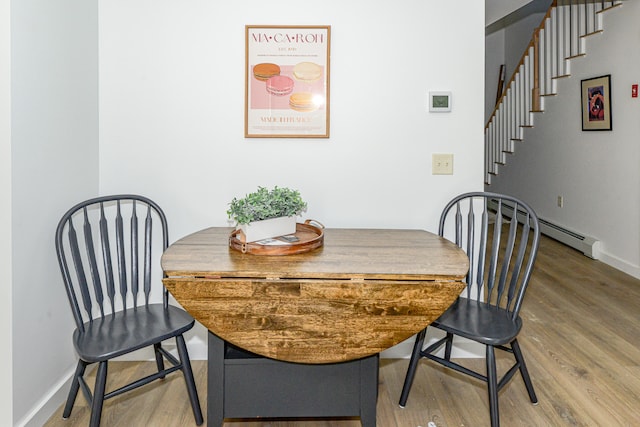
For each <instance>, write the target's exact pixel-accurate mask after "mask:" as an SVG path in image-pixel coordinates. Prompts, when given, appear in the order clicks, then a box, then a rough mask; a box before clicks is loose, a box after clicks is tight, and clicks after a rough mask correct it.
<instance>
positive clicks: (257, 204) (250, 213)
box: [227, 186, 307, 224]
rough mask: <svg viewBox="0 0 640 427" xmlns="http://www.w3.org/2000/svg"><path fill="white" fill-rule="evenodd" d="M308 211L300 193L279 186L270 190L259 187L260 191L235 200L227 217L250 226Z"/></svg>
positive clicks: (230, 204)
mask: <svg viewBox="0 0 640 427" xmlns="http://www.w3.org/2000/svg"><path fill="white" fill-rule="evenodd" d="M306 209H307V203H306V202H304V201H303V200H302V197H301V196H300V192H299V191H297V190H292V189H289V188H280V187H278V186H276V187H274V188H273V189H272V190H269V189H267V188H265V187H258V191H256V192H254V193H250V194H247V195H246V196H245V197H243V198H242V199H237V198H235V197H234V198H233V200H232V201H231V203H229V210H227V215H228V216H229V218H230V219H232V220H234V221H236V222H237V223H238V224H248V223H250V222H253V221H261V220H263V219H270V218H278V217H281V216H294V215H300V214H301V213H302V212H304V211H305V210H306Z"/></svg>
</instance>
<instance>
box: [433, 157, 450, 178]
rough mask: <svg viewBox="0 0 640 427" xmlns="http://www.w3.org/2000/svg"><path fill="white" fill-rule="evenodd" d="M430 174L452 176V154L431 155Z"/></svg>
mask: <svg viewBox="0 0 640 427" xmlns="http://www.w3.org/2000/svg"><path fill="white" fill-rule="evenodd" d="M431 174H432V175H453V154H435V153H434V154H432V155H431Z"/></svg>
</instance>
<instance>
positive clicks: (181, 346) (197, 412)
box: [176, 335, 204, 425]
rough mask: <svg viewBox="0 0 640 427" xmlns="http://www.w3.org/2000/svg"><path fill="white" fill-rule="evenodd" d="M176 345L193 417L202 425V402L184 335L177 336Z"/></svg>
mask: <svg viewBox="0 0 640 427" xmlns="http://www.w3.org/2000/svg"><path fill="white" fill-rule="evenodd" d="M176 345H177V346H178V355H179V356H180V361H181V362H182V373H183V374H184V381H185V383H186V385H187V393H188V394H189V400H190V401H191V409H192V410H193V417H194V418H195V420H196V424H197V425H201V424H202V423H203V421H204V419H203V418H202V409H201V408H200V400H198V390H197V389H196V382H195V379H194V378H193V371H192V370H191V361H190V360H189V352H188V351H187V345H186V344H185V342H184V337H183V336H182V335H178V336H176Z"/></svg>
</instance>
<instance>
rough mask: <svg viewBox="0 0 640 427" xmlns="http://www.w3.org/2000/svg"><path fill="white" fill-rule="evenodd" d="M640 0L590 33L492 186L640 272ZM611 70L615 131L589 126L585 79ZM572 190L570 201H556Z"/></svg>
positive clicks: (612, 14)
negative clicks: (634, 94)
mask: <svg viewBox="0 0 640 427" xmlns="http://www.w3.org/2000/svg"><path fill="white" fill-rule="evenodd" d="M639 18H640V3H638V2H624V4H623V5H622V6H621V7H618V8H617V9H615V10H613V11H609V12H607V13H605V14H604V33H602V34H600V35H595V36H590V37H588V38H587V39H586V51H587V55H586V56H585V57H584V58H581V59H574V60H572V62H571V77H569V78H565V79H559V80H558V96H555V97H548V98H546V99H545V112H544V113H542V114H537V115H536V117H535V123H534V125H535V127H534V128H533V129H527V130H525V133H524V142H521V143H516V149H515V154H514V155H512V156H509V157H508V159H507V165H506V166H501V167H500V168H499V174H498V176H496V177H492V183H491V185H490V186H489V187H488V188H489V189H490V190H495V191H503V192H507V193H512V194H515V195H517V196H520V197H522V198H523V199H525V200H527V201H529V202H530V203H531V204H532V205H533V207H534V208H535V209H536V210H537V212H538V214H539V215H540V216H541V217H542V218H544V219H547V220H549V221H552V222H555V223H557V224H559V225H562V226H565V227H567V228H569V229H573V230H576V231H578V232H580V233H584V234H587V235H591V236H594V237H595V238H597V239H600V240H601V242H602V252H603V255H602V257H601V260H602V261H604V262H606V263H608V264H610V265H612V266H614V267H616V268H618V269H620V270H623V271H626V272H627V273H630V274H632V275H634V276H636V277H640V243H639V242H640V215H639V212H640V168H639V167H638V164H639V160H640V145H639V144H638V135H640V120H639V117H640V99H639V98H635V99H634V98H631V85H632V84H633V83H639V82H640V74H639V73H638V70H640V51H639V50H638V49H637V48H636V47H635V46H637V45H638V42H640V27H639V26H638V25H637V21H638V19H639ZM605 74H611V82H612V87H611V92H612V119H613V130H612V131H600V132H583V131H582V130H581V115H580V114H581V109H580V106H581V100H580V80H582V79H586V78H592V77H598V76H601V75H605ZM558 196H563V197H564V207H563V208H559V207H558V206H557V205H556V201H557V197H558Z"/></svg>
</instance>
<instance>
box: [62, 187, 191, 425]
mask: <svg viewBox="0 0 640 427" xmlns="http://www.w3.org/2000/svg"><path fill="white" fill-rule="evenodd" d="M125 218H127V219H126V220H125ZM55 239H56V252H57V255H58V262H59V264H60V269H61V271H62V278H63V281H64V285H65V288H66V291H67V296H68V298H69V303H70V304H71V310H72V312H73V317H74V319H75V322H76V330H75V331H74V333H73V344H74V346H75V349H76V352H77V354H78V356H79V361H78V365H77V368H76V371H75V374H74V377H73V382H72V384H71V389H70V390H69V396H68V398H67V403H66V405H65V408H64V412H63V415H62V416H63V417H64V418H68V417H69V416H70V415H71V410H72V408H73V405H74V402H75V400H76V397H77V395H78V389H79V388H82V391H83V393H84V394H85V397H86V398H87V401H88V402H89V403H90V405H91V421H90V425H91V426H92V427H97V426H98V425H100V417H101V414H102V406H103V402H104V400H105V399H108V398H111V397H115V396H118V395H120V394H122V393H124V392H127V391H130V390H132V389H134V388H137V387H140V386H142V385H145V384H148V383H150V382H151V381H154V380H156V379H161V378H164V377H165V376H166V375H167V374H169V373H171V372H174V371H178V370H180V371H182V373H183V374H184V379H185V382H186V385H187V392H188V395H189V399H190V401H191V407H192V409H193V415H194V417H195V422H196V424H197V425H200V424H202V422H203V418H202V411H201V409H200V402H199V400H198V392H197V390H196V386H195V381H194V377H193V372H192V370H191V363H190V361H189V354H188V352H187V347H186V345H185V340H184V337H183V334H184V333H185V332H187V331H188V330H190V329H191V328H192V327H193V325H194V320H193V318H192V317H191V316H190V315H189V314H188V313H186V312H185V311H184V310H182V309H180V308H178V307H175V306H173V305H169V294H168V291H167V290H166V289H165V288H164V287H163V286H161V284H160V280H158V282H157V283H158V284H159V285H158V286H152V280H151V276H152V271H153V270H154V269H155V268H160V262H159V257H160V255H161V254H162V252H163V251H164V250H165V249H166V248H167V246H168V244H169V237H168V227H167V220H166V217H165V215H164V213H163V212H162V210H161V209H160V207H159V206H158V205H157V204H156V203H154V202H153V201H151V200H149V199H147V198H145V197H142V196H136V195H115V196H105V197H98V198H94V199H91V200H87V201H84V202H82V203H79V204H77V205H75V206H74V207H72V208H71V209H70V210H69V211H67V213H65V214H64V216H63V217H62V219H61V220H60V222H59V224H58V228H57V231H56V237H55ZM153 287H157V288H159V290H162V294H161V298H160V293H158V301H159V302H153V301H154V300H152V293H151V290H152V288H153ZM170 338H175V340H176V341H175V342H176V346H177V352H178V358H176V357H175V356H174V355H172V354H171V353H170V352H169V351H167V350H166V349H165V348H163V347H162V342H163V341H165V340H168V339H170ZM151 346H152V347H153V350H154V354H155V360H156V365H157V369H158V371H157V372H156V373H153V374H152V375H149V376H147V377H144V378H141V379H139V380H137V381H134V382H132V383H131V384H128V385H126V386H123V387H120V388H118V389H116V390H114V391H110V392H108V393H106V392H105V389H106V387H105V386H106V381H107V364H108V362H109V360H111V359H113V358H115V357H118V356H122V355H124V354H127V353H131V352H133V351H135V350H139V349H142V348H144V347H151ZM165 359H166V360H167V361H168V362H169V363H170V365H171V366H169V367H167V368H165V364H164V361H165ZM93 363H98V370H97V375H96V381H95V386H94V388H93V395H92V392H91V390H90V388H89V386H88V385H87V382H86V381H85V379H84V373H85V370H86V368H87V366H88V365H90V364H93Z"/></svg>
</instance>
